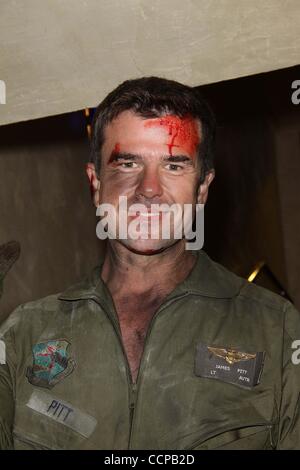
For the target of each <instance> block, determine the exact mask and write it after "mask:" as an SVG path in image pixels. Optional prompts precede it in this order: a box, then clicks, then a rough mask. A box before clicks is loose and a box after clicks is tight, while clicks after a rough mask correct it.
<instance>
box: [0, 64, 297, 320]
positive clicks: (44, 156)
mask: <svg viewBox="0 0 300 470" xmlns="http://www.w3.org/2000/svg"><path fill="white" fill-rule="evenodd" d="M297 79H298V80H299V79H300V67H299V66H297V67H291V68H288V69H283V70H278V71H274V72H270V73H265V74H260V75H255V76H250V77H246V78H239V79H236V80H229V81H226V82H220V83H216V84H211V85H206V86H201V87H200V88H201V90H202V93H203V95H204V96H205V97H206V98H207V100H208V101H209V103H210V104H211V106H212V108H213V110H214V111H215V114H216V116H217V121H218V130H217V145H216V160H215V169H216V178H215V180H214V182H213V184H212V186H211V189H210V194H209V199H208V203H207V206H206V208H205V244H204V249H205V250H206V251H207V253H208V254H209V255H210V256H211V257H212V258H213V259H214V260H216V261H218V262H220V263H222V264H223V265H225V266H226V267H228V268H229V269H231V270H232V271H234V272H236V273H237V274H239V275H241V276H243V277H246V278H247V277H248V276H249V274H250V273H251V272H252V271H253V269H254V268H255V266H256V265H257V263H259V262H265V268H264V269H263V270H262V271H261V273H260V274H259V276H258V277H257V278H256V282H257V283H260V284H262V285H264V286H267V287H269V288H271V289H272V290H274V291H276V292H280V291H284V292H285V295H287V296H289V298H291V299H292V301H293V302H294V303H295V304H296V306H297V307H298V308H300V292H299V279H300V197H299V186H300V105H294V104H292V102H291V94H292V91H293V90H292V89H291V84H292V82H293V81H294V80H297ZM86 125H87V119H86V117H85V115H84V111H79V112H76V113H70V114H65V115H61V116H54V117H49V118H44V119H38V120H34V121H28V122H24V123H18V124H13V125H7V126H2V127H0V181H1V186H0V201H1V203H0V221H1V223H0V244H2V243H5V242H7V241H9V240H12V239H14V240H18V241H19V242H20V244H21V256H20V258H19V260H18V261H17V262H16V264H15V265H14V266H13V268H12V269H11V271H10V272H9V274H8V275H7V278H6V279H5V284H4V295H3V297H2V299H1V300H0V321H1V320H3V319H4V318H5V317H6V316H7V315H8V314H9V313H10V312H11V311H12V309H13V308H15V307H16V306H17V305H19V304H20V303H23V302H26V301H28V300H32V299H37V298H39V297H42V296H45V295H48V294H51V293H54V292H58V291H61V290H63V289H65V288H66V287H67V286H68V285H70V284H72V283H74V282H77V281H78V280H80V279H81V278H82V277H83V276H85V275H86V274H88V273H89V271H90V269H91V268H92V267H93V266H95V265H96V264H97V262H98V259H99V257H100V256H101V253H103V250H104V245H103V242H101V241H99V240H98V239H97V238H96V233H95V229H96V223H97V219H96V216H95V210H94V207H93V205H92V203H91V200H90V194H89V187H88V184H87V180H86V176H85V163H86V161H87V158H88V153H89V143H88V138H87V132H86Z"/></svg>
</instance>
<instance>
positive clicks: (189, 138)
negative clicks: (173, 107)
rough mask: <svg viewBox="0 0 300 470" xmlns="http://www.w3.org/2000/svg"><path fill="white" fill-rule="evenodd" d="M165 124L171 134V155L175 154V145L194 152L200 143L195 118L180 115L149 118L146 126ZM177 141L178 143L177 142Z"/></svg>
mask: <svg viewBox="0 0 300 470" xmlns="http://www.w3.org/2000/svg"><path fill="white" fill-rule="evenodd" d="M158 126H163V127H165V128H166V129H167V132H168V135H169V136H170V140H169V142H168V143H167V144H166V145H167V147H168V151H169V155H170V156H173V154H172V150H173V147H182V148H184V149H186V151H187V152H188V153H190V154H192V153H193V152H194V151H195V150H196V147H197V145H198V143H199V135H198V129H197V124H196V121H195V119H194V118H192V117H186V118H180V117H179V116H173V115H168V116H163V117H161V118H155V119H149V120H147V121H146V122H145V127H158ZM175 141H176V144H175Z"/></svg>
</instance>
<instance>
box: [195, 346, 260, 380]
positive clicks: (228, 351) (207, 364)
mask: <svg viewBox="0 0 300 470" xmlns="http://www.w3.org/2000/svg"><path fill="white" fill-rule="evenodd" d="M264 358H265V352H255V353H249V352H243V351H238V350H237V349H234V348H226V347H216V346H207V345H205V344H202V343H199V344H198V346H197V353H196V360H195V374H196V375H198V376H199V377H206V378H210V379H219V380H221V381H223V382H229V383H232V384H235V385H241V386H242V387H246V388H252V387H254V386H255V385H258V384H259V381H260V377H261V373H262V369H263V364H264Z"/></svg>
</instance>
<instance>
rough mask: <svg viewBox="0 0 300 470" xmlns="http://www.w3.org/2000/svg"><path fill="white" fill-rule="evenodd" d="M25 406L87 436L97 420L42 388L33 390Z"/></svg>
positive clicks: (91, 431)
mask: <svg viewBox="0 0 300 470" xmlns="http://www.w3.org/2000/svg"><path fill="white" fill-rule="evenodd" d="M27 406H28V407H29V408H31V409H32V410H34V411H37V412H38V413H41V414H43V415H45V416H47V417H48V418H50V419H53V420H55V421H57V422H58V423H60V424H62V425H64V426H67V427H68V428H71V429H73V430H74V431H76V432H78V433H79V434H81V435H82V436H84V437H89V436H90V435H91V434H92V433H93V432H94V429H95V427H96V426H97V420H96V419H95V418H93V416H90V415H88V414H87V413H84V412H83V411H81V410H79V409H78V408H76V407H75V406H73V405H71V404H70V403H68V402H66V401H64V400H61V399H60V398H58V397H54V396H52V395H49V394H48V393H46V392H44V391H42V390H35V391H34V392H33V394H32V395H31V397H30V399H29V401H28V403H27Z"/></svg>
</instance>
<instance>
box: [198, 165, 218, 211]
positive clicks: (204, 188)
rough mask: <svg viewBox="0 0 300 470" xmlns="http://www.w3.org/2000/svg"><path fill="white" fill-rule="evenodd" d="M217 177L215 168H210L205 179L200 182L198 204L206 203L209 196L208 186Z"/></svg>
mask: <svg viewBox="0 0 300 470" xmlns="http://www.w3.org/2000/svg"><path fill="white" fill-rule="evenodd" d="M214 177H215V170H209V171H208V172H207V173H206V175H205V178H204V181H202V183H201V184H200V186H199V188H198V194H197V203H198V204H205V203H206V201H207V197H208V188H209V185H210V183H211V182H212V180H213V179H214Z"/></svg>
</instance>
